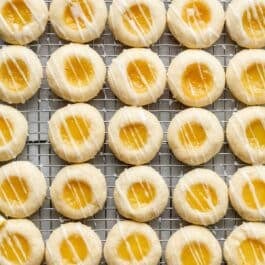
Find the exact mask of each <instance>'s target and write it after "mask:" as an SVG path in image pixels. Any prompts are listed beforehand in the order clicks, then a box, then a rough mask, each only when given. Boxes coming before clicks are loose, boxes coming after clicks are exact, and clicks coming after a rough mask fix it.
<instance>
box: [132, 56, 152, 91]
mask: <svg viewBox="0 0 265 265" xmlns="http://www.w3.org/2000/svg"><path fill="white" fill-rule="evenodd" d="M127 75H128V78H129V82H130V84H131V87H132V88H133V89H134V90H135V91H136V92H137V93H145V92H146V91H147V90H148V89H149V87H150V86H152V84H153V83H154V82H155V80H156V70H155V69H154V67H152V65H150V63H148V62H147V61H144V60H135V61H132V62H130V63H129V65H128V67H127Z"/></svg>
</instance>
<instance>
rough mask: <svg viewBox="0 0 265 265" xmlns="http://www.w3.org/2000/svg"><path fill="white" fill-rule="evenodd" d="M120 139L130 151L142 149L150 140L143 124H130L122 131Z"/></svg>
mask: <svg viewBox="0 0 265 265" xmlns="http://www.w3.org/2000/svg"><path fill="white" fill-rule="evenodd" d="M120 139H121V141H122V142H123V144H124V145H125V146H127V147H128V148H130V149H139V148H142V147H143V146H144V145H145V144H146V143H147V140H148V131H147V128H146V127H145V125H144V124H142V123H132V124H128V125H126V126H124V127H122V128H121V129H120Z"/></svg>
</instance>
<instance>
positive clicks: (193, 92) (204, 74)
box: [181, 63, 213, 99]
mask: <svg viewBox="0 0 265 265" xmlns="http://www.w3.org/2000/svg"><path fill="white" fill-rule="evenodd" d="M181 87H182V89H183V92H184V94H185V95H186V96H187V97H189V98H191V99H200V98H204V97H206V96H207V95H208V93H209V92H210V91H211V90H212V88H213V76H212V73H211V71H210V69H209V68H208V66H207V65H204V64H199V63H193V64H190V65H189V66H187V68H186V69H185V71H184V73H183V76H182V80H181Z"/></svg>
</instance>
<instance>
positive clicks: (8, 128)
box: [0, 116, 13, 146]
mask: <svg viewBox="0 0 265 265" xmlns="http://www.w3.org/2000/svg"><path fill="white" fill-rule="evenodd" d="M12 136H13V126H12V124H11V122H10V121H9V120H8V119H6V118H3V117H1V116H0V146H3V145H5V144H7V143H9V142H10V141H11V140H12Z"/></svg>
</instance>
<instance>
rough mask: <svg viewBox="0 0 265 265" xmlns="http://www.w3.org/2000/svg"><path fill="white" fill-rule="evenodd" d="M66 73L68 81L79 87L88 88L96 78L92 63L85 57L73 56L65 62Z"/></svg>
mask: <svg viewBox="0 0 265 265" xmlns="http://www.w3.org/2000/svg"><path fill="white" fill-rule="evenodd" d="M64 72H65V76H66V79H67V81H68V82H69V83H70V84H71V85H73V86H77V87H82V86H86V85H88V84H89V82H90V81H91V79H92V78H93V77H94V67H93V65H92V63H91V62H90V61H89V60H88V59H87V58H84V57H77V56H71V57H69V58H67V59H66V60H65V62H64Z"/></svg>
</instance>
